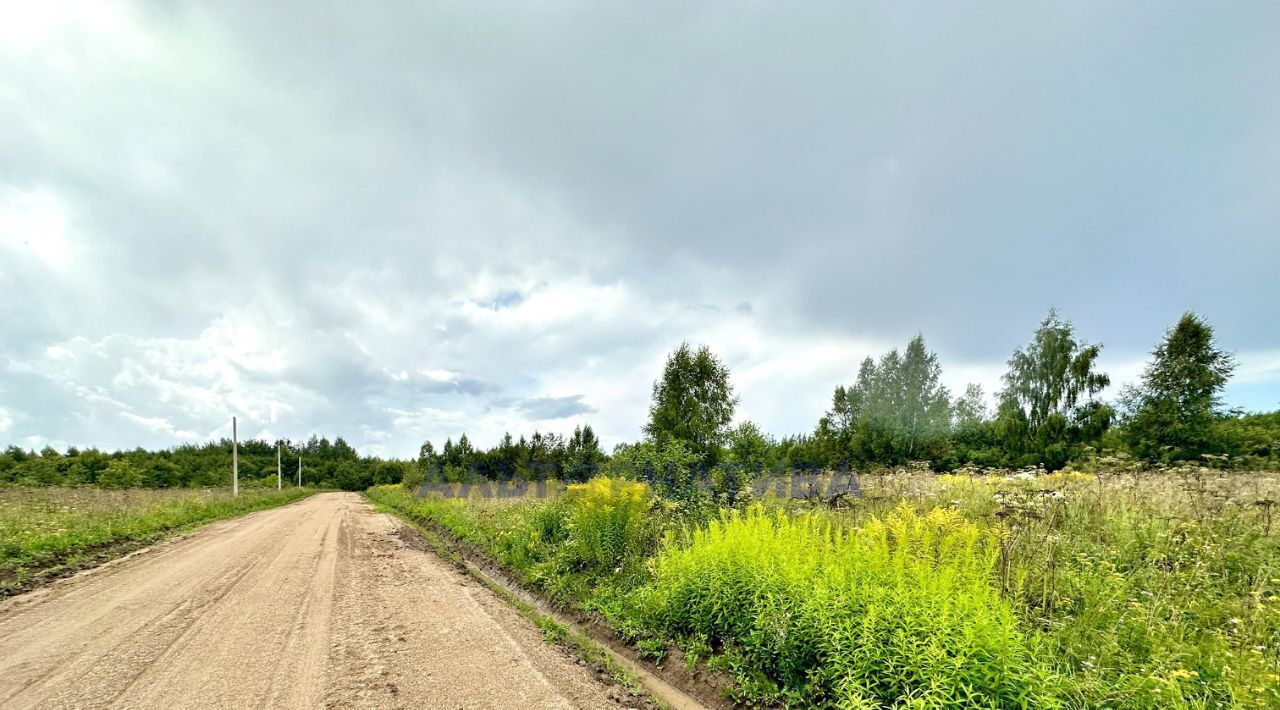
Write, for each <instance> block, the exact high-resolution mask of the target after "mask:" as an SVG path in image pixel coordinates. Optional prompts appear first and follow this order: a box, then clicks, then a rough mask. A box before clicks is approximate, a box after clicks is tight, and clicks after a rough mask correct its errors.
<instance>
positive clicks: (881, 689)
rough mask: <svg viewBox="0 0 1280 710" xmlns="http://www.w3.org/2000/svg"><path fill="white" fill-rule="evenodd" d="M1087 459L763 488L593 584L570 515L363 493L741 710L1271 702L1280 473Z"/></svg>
mask: <svg viewBox="0 0 1280 710" xmlns="http://www.w3.org/2000/svg"><path fill="white" fill-rule="evenodd" d="M791 445H792V446H793V447H797V446H806V445H808V443H807V442H795V441H793V442H792V444H791ZM1090 466H1091V467H1092V468H1094V469H1095V471H1097V473H1096V474H1094V473H1080V472H1074V471H1071V472H1066V471H1064V472H1058V473H1053V474H1047V475H1046V474H1039V475H1037V474H1033V473H1030V472H1020V473H1014V472H1010V471H996V472H988V473H968V472H966V473H961V474H946V475H934V474H930V473H926V472H904V473H877V474H863V475H860V476H859V481H860V487H861V489H862V490H863V492H864V494H865V496H864V497H863V498H861V499H858V500H856V501H853V503H852V506H851V507H849V508H846V509H842V510H840V511H828V510H820V511H815V510H812V509H810V508H808V507H807V506H805V505H802V504H801V503H799V502H797V501H786V500H780V499H773V498H770V497H766V498H765V499H764V505H767V506H772V507H773V508H772V510H771V512H767V513H766V512H762V511H760V510H759V509H757V510H755V511H754V512H747V513H746V514H743V513H741V512H735V513H730V514H727V515H726V517H725V518H722V519H720V518H718V519H717V520H716V522H715V524H714V525H699V524H690V523H689V522H688V521H689V520H690V518H689V517H688V516H678V515H670V514H668V511H667V510H666V506H654V507H652V508H650V509H649V511H648V514H647V520H648V523H649V527H648V532H647V534H645V535H640V536H637V538H636V540H635V542H634V546H635V549H634V550H631V551H629V552H628V553H625V554H624V555H623V560H624V562H623V563H622V564H621V565H618V566H615V567H614V568H611V569H605V571H601V572H593V571H592V572H589V571H587V570H586V569H585V566H584V565H583V564H581V563H579V562H576V561H575V560H577V559H578V553H577V552H570V548H571V547H572V546H573V545H574V543H573V542H572V541H571V538H570V536H571V534H572V533H571V530H572V528H570V527H569V524H568V523H569V519H570V516H571V515H572V509H571V506H572V505H573V503H572V502H571V501H566V500H521V501H495V500H481V499H475V498H473V499H470V500H466V501H463V500H441V499H414V498H413V497H412V496H410V495H408V494H407V493H405V492H404V491H403V489H400V488H395V487H389V488H385V489H374V490H373V491H370V497H374V498H376V499H381V500H391V501H393V502H394V503H395V507H397V508H399V509H400V510H403V511H406V512H410V511H415V512H411V513H410V514H414V515H420V516H422V517H429V518H430V519H432V520H435V521H437V522H439V523H441V524H442V525H444V526H446V527H448V528H449V529H450V530H452V531H454V533H455V534H456V535H458V536H459V537H462V538H464V539H467V540H470V541H472V542H475V543H476V544H478V545H480V546H481V547H483V548H484V549H486V550H489V551H490V553H491V554H493V555H494V557H495V558H497V559H499V560H500V561H502V562H503V563H505V564H507V565H510V566H511V567H512V568H513V569H514V570H516V571H517V572H518V573H519V574H520V575H521V576H522V578H524V579H525V580H526V581H527V582H528V583H530V584H531V585H533V586H534V587H536V588H539V589H542V590H543V591H545V592H546V593H548V594H550V595H551V596H552V597H553V598H555V599H557V600H559V601H561V602H563V603H565V604H568V605H570V606H572V607H575V608H579V609H583V610H589V611H595V612H599V613H601V614H603V615H604V616H605V618H607V619H608V621H609V623H610V624H611V625H612V626H613V627H614V628H615V629H617V630H618V631H619V632H621V633H623V634H624V635H626V636H627V637H628V638H631V639H633V640H634V641H635V643H636V646H637V648H640V649H643V650H644V652H645V653H646V654H647V655H649V656H652V657H657V658H661V657H663V656H664V655H665V654H666V652H667V650H668V648H669V645H671V644H673V643H678V644H679V645H681V646H683V647H684V649H685V652H686V657H692V658H694V659H707V660H709V662H710V663H711V664H712V665H713V666H715V667H719V668H724V669H727V670H728V671H730V672H731V673H732V674H733V676H734V677H735V678H736V679H737V680H738V687H737V692H738V695H739V697H740V698H741V699H744V700H751V701H753V702H759V703H766V700H767V699H773V700H776V701H778V702H781V703H789V704H790V705H792V706H796V707H808V706H810V705H813V704H818V705H821V704H827V705H829V706H841V707H914V706H924V707H927V706H929V704H930V703H945V702H947V701H944V700H940V698H948V697H949V696H948V693H961V692H967V693H971V694H974V695H973V697H970V698H968V699H965V700H960V701H955V702H954V703H952V705H951V706H952V707H963V706H983V707H1013V706H1018V705H1020V704H1028V705H1032V706H1051V705H1052V704H1053V702H1054V699H1055V698H1058V699H1061V700H1062V701H1063V702H1064V703H1065V704H1066V705H1067V706H1069V707H1114V708H1150V709H1151V710H1156V709H1157V708H1166V707H1199V708H1213V707H1241V708H1263V707H1280V672H1278V671H1277V668H1278V667H1280V574H1278V573H1277V564H1276V560H1277V559H1280V547H1278V546H1280V537H1277V534H1280V513H1278V512H1276V511H1275V507H1276V506H1275V503H1274V501H1275V500H1280V475H1277V474H1274V473H1266V472H1250V473H1239V474H1236V473H1225V472H1221V471H1213V470H1207V469H1199V468H1185V467H1184V468H1179V469H1170V470H1169V471H1166V472H1164V473H1158V474H1153V473H1150V472H1143V471H1141V470H1140V468H1139V467H1138V466H1137V465H1136V462H1135V461H1134V460H1132V459H1130V458H1127V457H1126V456H1124V455H1112V454H1103V455H1095V456H1093V457H1092V458H1091V459H1090ZM1117 471H1123V473H1113V472H1117ZM904 502H905V503H906V504H908V505H910V506H911V508H912V509H915V510H924V511H930V512H927V513H923V514H917V513H911V512H909V511H908V510H906V509H902V508H901V506H902V505H903V503H904ZM939 506H945V507H946V508H948V510H947V511H945V512H932V511H933V510H934V509H935V508H937V507H939ZM935 516H937V517H935ZM695 520H696V518H695ZM660 530H665V531H666V533H667V538H668V541H667V542H666V543H665V544H664V545H663V546H661V547H660V548H659V547H657V546H656V544H655V536H656V535H657V534H658V531H660ZM619 567H620V568H621V571H620V572H617V573H614V572H613V570H615V569H618V568H619ZM993 567H994V568H993ZM597 569H604V568H603V567H598V568H597ZM996 590H999V593H1000V595H1001V596H1002V597H1003V600H1004V601H999V599H997V598H996V597H995V595H996V594H997V591H996ZM869 611H871V612H873V613H868V612H869ZM890 611H891V612H892V613H889V612H890ZM1010 615H1012V616H1010ZM921 669H924V670H921ZM1000 669H1006V671H1005V672H1003V674H1001V672H1000ZM1046 669H1048V670H1046ZM975 675H976V676H981V677H980V678H979V680H978V681H973V677H974V676H975ZM922 676H923V678H924V679H923V680H921V678H922ZM846 678H853V679H854V680H852V681H848V682H846V681H845V679H846ZM971 681H972V682H971ZM979 681H981V682H979ZM1023 691H1025V692H1023ZM1020 692H1022V695H1019V693H1020ZM858 694H860V695H861V697H859V695H858ZM1010 694H1012V695H1010Z"/></svg>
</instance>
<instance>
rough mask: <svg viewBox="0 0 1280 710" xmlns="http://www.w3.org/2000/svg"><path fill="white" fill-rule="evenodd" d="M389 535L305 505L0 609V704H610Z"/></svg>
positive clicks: (210, 531) (355, 506)
mask: <svg viewBox="0 0 1280 710" xmlns="http://www.w3.org/2000/svg"><path fill="white" fill-rule="evenodd" d="M396 527H397V523H396V522H395V521H394V520H393V519H392V518H390V517H389V516H386V515H382V514H378V513H375V512H373V511H372V509H371V508H370V507H369V506H368V505H367V504H366V503H365V502H364V501H363V500H362V499H361V498H360V497H359V496H357V495H355V494H343V493H333V494H322V495H317V496H313V497H311V498H308V499H307V500H304V501H302V502H299V503H296V504H293V505H290V506H286V507H284V508H277V509H274V510H268V511H262V512H258V513H253V514H251V515H248V516H245V517H242V518H237V519H235V520H229V521H224V522H221V523H216V524H214V525H211V526H209V527H207V528H203V529H201V530H199V531H197V532H195V533H193V534H191V535H188V536H186V537H184V538H181V539H178V540H174V541H171V542H167V543H162V544H160V545H157V546H155V547H154V548H151V549H150V550H147V551H145V552H144V553H141V554H137V555H134V556H132V557H130V558H128V559H125V560H121V561H118V562H116V563H109V564H107V565H104V566H102V567H99V568H96V569H94V570H90V571H88V572H85V573H82V574H79V575H76V576H75V577H71V578H68V579H64V580H60V581H58V582H55V583H53V584H52V585H49V586H48V587H45V588H43V589H40V590H37V591H36V592H33V593H30V594H25V595H21V596H17V597H13V598H11V599H8V600H6V601H4V602H0V707H5V708H34V707H40V708H101V707H129V708H237V709H240V708H249V707H291V708H318V707H332V708H349V707H356V708H359V707H368V708H397V707H403V708H410V707H415V708H417V707H431V708H522V709H525V710H528V709H531V708H607V707H617V706H619V704H620V703H625V702H627V699H626V697H625V693H624V692H623V691H621V690H620V689H618V688H615V687H612V686H609V685H607V684H604V683H601V682H599V681H598V680H597V679H596V677H595V676H594V675H593V674H592V672H591V671H590V670H589V669H587V668H585V667H583V666H581V665H578V663H577V662H575V660H574V659H573V658H571V657H570V656H569V655H568V654H566V653H565V652H563V651H561V650H560V649H558V648H555V647H551V646H548V645H546V644H545V643H543V641H542V638H541V635H540V632H539V631H538V630H537V629H536V628H535V627H534V626H533V625H532V624H531V623H530V622H528V621H527V620H525V619H524V618H523V617H521V616H520V615H519V614H517V613H516V612H515V611H514V610H512V609H511V608H510V607H508V606H507V605H506V604H505V603H504V602H502V601H501V600H500V599H498V598H497V597H495V596H493V594H492V593H491V592H489V591H488V590H487V589H485V588H483V587H481V586H479V585H478V584H477V583H475V582H473V581H471V580H470V579H469V578H467V577H466V576H465V575H463V574H461V573H460V572H458V571H456V570H455V569H453V568H452V567H451V566H449V565H447V564H445V563H444V562H441V561H440V560H439V559H437V558H435V557H434V556H432V555H430V554H428V553H425V552H422V551H420V550H415V549H413V548H411V547H409V546H407V545H405V544H404V543H403V542H402V541H401V540H400V538H399V536H397V535H396V534H395V532H396Z"/></svg>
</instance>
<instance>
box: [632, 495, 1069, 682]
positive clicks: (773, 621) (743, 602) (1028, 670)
mask: <svg viewBox="0 0 1280 710" xmlns="http://www.w3.org/2000/svg"><path fill="white" fill-rule="evenodd" d="M686 536H687V540H685V541H683V542H680V541H677V539H676V538H675V537H669V538H668V540H667V542H666V543H665V544H664V549H663V550H662V551H661V552H660V554H659V555H658V556H657V558H656V561H655V563H654V579H653V583H652V584H650V585H648V586H647V587H645V588H644V589H643V590H641V592H640V593H639V594H637V595H635V602H634V604H635V607H634V611H633V613H635V614H636V615H637V616H638V617H639V618H640V623H639V624H637V625H636V626H635V627H633V628H648V629H651V630H653V631H656V632H658V633H659V634H660V635H669V636H672V637H674V638H678V639H681V640H682V641H683V642H684V643H685V645H686V647H687V648H690V649H693V650H694V651H695V653H696V651H697V650H698V649H702V650H703V652H709V651H719V652H720V653H721V656H722V657H721V659H720V662H721V663H723V664H725V665H727V666H728V668H730V669H731V670H732V671H733V673H734V675H735V677H736V679H737V680H738V682H739V683H740V685H741V692H742V693H743V695H745V696H747V697H746V698H745V699H749V700H754V701H762V702H766V703H769V702H783V703H787V704H795V705H805V706H818V707H875V706H880V705H885V706H890V705H892V706H894V707H898V706H901V704H902V703H904V701H906V704H907V706H911V707H958V706H984V707H1051V706H1054V705H1055V704H1056V700H1055V699H1054V693H1053V692H1052V691H1051V688H1050V683H1049V674H1048V672H1047V671H1046V670H1044V669H1043V668H1042V667H1041V666H1039V665H1038V664H1037V663H1035V662H1034V661H1033V660H1032V657H1031V654H1030V653H1029V651H1028V648H1027V642H1026V640H1025V639H1024V637H1023V636H1022V634H1021V633H1020V632H1019V631H1018V628H1017V622H1016V620H1015V617H1014V615H1013V613H1012V611H1011V610H1010V608H1009V607H1008V606H1007V605H1006V604H1005V603H1004V602H1003V601H1002V600H1001V599H1000V598H999V596H998V594H997V593H996V592H995V591H994V590H993V588H992V586H991V583H990V579H991V574H992V570H993V568H994V565H995V562H996V559H997V556H998V554H999V550H998V545H997V543H996V540H995V537H994V536H993V535H992V534H991V533H989V532H988V531H986V530H985V529H983V528H980V527H979V526H977V525H975V524H974V523H971V522H967V521H966V520H965V519H964V518H963V517H962V516H961V514H960V513H959V512H957V511H953V510H944V509H936V510H934V511H933V512H931V513H928V514H927V515H920V514H917V513H916V512H914V511H913V510H912V509H911V508H908V507H906V506H901V507H899V508H897V509H896V510H894V511H893V512H891V513H890V514H889V515H887V516H886V517H885V518H884V519H883V520H882V519H878V518H872V519H870V520H868V521H867V522H865V523H863V524H861V525H860V526H858V527H856V528H853V529H851V530H843V529H840V528H838V527H836V526H834V525H833V524H832V523H831V521H830V519H828V518H827V517H825V516H822V515H816V514H807V515H799V516H796V517H787V516H785V515H782V514H779V515H777V516H776V517H775V516H769V515H766V514H765V513H764V512H763V509H762V508H759V507H756V508H753V509H752V510H750V511H749V512H748V513H747V514H745V515H742V514H739V513H738V512H736V511H734V512H730V513H727V514H725V515H723V516H722V517H721V519H720V520H719V521H716V522H712V523H711V525H710V526H709V527H708V528H706V529H700V530H692V531H688V532H687V533H686Z"/></svg>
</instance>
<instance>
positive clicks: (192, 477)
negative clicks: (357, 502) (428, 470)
mask: <svg viewBox="0 0 1280 710" xmlns="http://www.w3.org/2000/svg"><path fill="white" fill-rule="evenodd" d="M277 443H279V445H280V446H281V448H282V449H283V469H284V479H285V483H286V484H287V483H290V482H292V481H294V480H295V478H294V476H295V475H296V471H297V461H298V458H299V457H301V458H302V459H303V460H304V462H305V468H304V479H305V480H304V482H305V484H306V485H310V486H316V487H321V488H342V489H345V490H353V491H354V490H364V489H365V488H368V487H369V486H370V485H373V484H375V483H398V482H400V481H401V480H402V479H403V477H404V475H405V473H407V472H410V471H412V469H413V468H414V466H413V464H412V463H411V462H405V461H388V460H383V459H378V458H372V457H362V456H360V455H359V454H358V453H357V452H356V450H355V449H354V448H352V447H351V445H350V444H348V443H347V442H346V441H344V440H343V439H342V438H341V437H339V438H338V439H336V440H335V441H334V442H332V443H331V442H330V441H329V440H328V439H322V438H317V437H314V436H313V437H311V439H310V440H309V441H307V442H306V443H305V444H299V443H293V442H289V441H280V442H268V441H261V440H255V439H250V440H247V441H241V442H240V485H241V486H248V485H252V484H253V483H254V482H257V481H270V483H271V484H273V485H274V484H275V480H276V445H277ZM230 483H231V441H230V440H229V439H223V440H221V441H216V442H209V443H207V444H201V445H195V444H184V445H182V446H176V447H174V448H172V449H165V450H161V451H146V450H143V449H134V450H132V451H117V452H114V453H104V452H101V451H97V450H95V449H85V450H79V449H74V448H72V449H68V450H67V453H66V454H59V453H58V452H57V451H54V450H53V449H48V448H47V449H45V450H44V451H42V452H40V453H39V454H36V453H34V452H26V451H23V450H22V449H20V448H18V447H15V446H10V447H9V448H8V449H6V450H5V451H4V452H2V453H0V485H5V484H11V485H25V486H65V485H100V486H103V487H106V488H139V487H142V488H188V487H209V486H225V485H230Z"/></svg>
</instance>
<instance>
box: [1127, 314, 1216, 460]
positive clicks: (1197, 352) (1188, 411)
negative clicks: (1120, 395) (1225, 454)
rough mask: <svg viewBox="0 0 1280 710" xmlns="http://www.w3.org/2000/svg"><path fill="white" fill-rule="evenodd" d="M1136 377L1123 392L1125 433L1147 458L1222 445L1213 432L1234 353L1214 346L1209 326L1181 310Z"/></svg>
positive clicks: (1195, 453)
mask: <svg viewBox="0 0 1280 710" xmlns="http://www.w3.org/2000/svg"><path fill="white" fill-rule="evenodd" d="M1151 356H1152V360H1151V363H1150V364H1148V365H1147V368H1146V370H1145V371H1144V372H1143V374H1142V383H1141V384H1140V385H1139V386H1138V387H1136V388H1131V389H1130V390H1128V391H1127V392H1126V393H1125V397H1124V401H1125V404H1126V405H1127V407H1128V409H1129V417H1128V422H1127V424H1126V426H1125V439H1126V441H1127V442H1128V444H1129V446H1130V448H1131V449H1132V450H1133V451H1134V453H1135V454H1137V455H1138V456H1141V457H1143V458H1147V459H1161V460H1165V461H1170V460H1185V459H1194V458H1199V457H1200V456H1201V455H1202V454H1206V453H1214V452H1217V451H1219V450H1221V449H1222V448H1223V445H1222V444H1221V443H1220V442H1216V441H1215V440H1214V439H1215V436H1214V423H1215V420H1216V419H1217V418H1218V417H1219V416H1220V415H1221V413H1222V412H1221V409H1222V389H1223V387H1225V386H1226V384H1227V380H1228V379H1230V377H1231V373H1232V372H1234V371H1235V367H1236V363H1235V358H1234V357H1233V356H1232V355H1231V353H1228V352H1226V351H1224V350H1222V349H1221V348H1219V347H1218V346H1217V344H1216V343H1215V342H1214V339H1213V327H1212V326H1210V325H1209V323H1208V322H1207V321H1205V320H1204V319H1203V318H1201V317H1200V316H1197V315H1196V314H1194V313H1184V314H1183V315H1182V318H1180V319H1179V320H1178V322H1177V324H1176V325H1174V326H1173V327H1172V328H1170V329H1169V330H1168V331H1167V332H1166V333H1165V337H1164V340H1162V341H1161V342H1160V344H1159V345H1157V346H1156V349H1155V350H1154V351H1152V353H1151Z"/></svg>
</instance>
